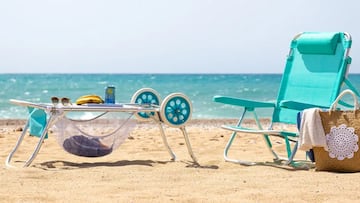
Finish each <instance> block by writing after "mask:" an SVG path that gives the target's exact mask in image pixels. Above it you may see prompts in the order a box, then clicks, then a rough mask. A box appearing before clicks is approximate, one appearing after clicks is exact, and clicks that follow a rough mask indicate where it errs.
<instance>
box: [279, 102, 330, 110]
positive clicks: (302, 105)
mask: <svg viewBox="0 0 360 203" xmlns="http://www.w3.org/2000/svg"><path fill="white" fill-rule="evenodd" d="M280 107H282V108H287V109H294V110H299V111H302V110H304V109H309V108H321V109H329V108H330V107H329V106H319V105H314V104H308V103H302V102H296V101H281V102H280Z"/></svg>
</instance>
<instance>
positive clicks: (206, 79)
mask: <svg viewBox="0 0 360 203" xmlns="http://www.w3.org/2000/svg"><path fill="white" fill-rule="evenodd" d="M281 76H282V75H281V74H0V119H26V118H27V115H28V114H27V112H28V111H27V108H26V107H23V106H18V105H14V104H12V103H10V102H9V100H10V99H18V100H24V101H29V102H35V103H50V102H51V101H50V98H51V97H53V96H56V97H59V98H61V97H68V98H70V99H71V101H72V102H73V103H74V102H75V101H76V99H77V98H79V97H80V96H82V95H87V94H96V95H99V96H101V97H102V98H104V97H105V87H107V86H108V85H113V86H115V100H116V103H129V102H130V101H131V97H132V95H133V94H134V93H135V92H136V91H137V90H139V89H141V88H152V89H154V90H156V91H157V92H158V93H159V94H160V97H161V99H164V98H165V97H166V96H167V95H169V94H171V93H178V92H179V93H183V94H185V95H186V96H187V97H188V98H189V99H190V100H191V103H192V107H193V108H192V109H193V112H192V118H195V119H222V118H238V117H239V116H240V113H241V108H239V107H236V106H231V105H225V104H220V103H216V102H213V100H212V99H213V97H214V96H215V95H226V96H233V97H240V98H245V99H252V100H259V101H274V100H275V99H276V97H277V93H278V87H279V85H280V81H281ZM349 79H350V81H351V82H352V83H353V84H354V85H355V87H357V88H358V89H360V74H350V75H349ZM258 114H259V115H260V116H263V117H270V116H271V111H270V110H266V109H262V110H260V111H259V112H258Z"/></svg>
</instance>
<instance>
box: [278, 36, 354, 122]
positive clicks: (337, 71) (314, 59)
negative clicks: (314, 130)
mask: <svg viewBox="0 0 360 203" xmlns="http://www.w3.org/2000/svg"><path fill="white" fill-rule="evenodd" d="M350 47H351V36H350V35H349V34H348V33H343V32H304V33H301V34H299V35H297V36H295V38H294V39H293V40H292V42H291V47H290V52H289V55H288V58H287V61H286V66H285V71H284V73H283V76H282V80H281V84H280V89H279V92H278V97H277V107H276V109H275V112H274V114H273V118H272V119H273V122H281V123H292V124H295V123H296V114H297V113H298V111H297V110H290V109H287V108H282V107H281V105H280V104H281V102H283V101H295V102H301V103H308V104H315V105H320V106H330V105H331V103H332V102H333V101H334V100H335V99H336V97H337V96H338V94H339V92H340V91H341V85H342V84H343V82H344V80H345V78H346V76H347V73H348V66H349V64H350V63H351V58H350V57H349V55H348V53H349V50H350Z"/></svg>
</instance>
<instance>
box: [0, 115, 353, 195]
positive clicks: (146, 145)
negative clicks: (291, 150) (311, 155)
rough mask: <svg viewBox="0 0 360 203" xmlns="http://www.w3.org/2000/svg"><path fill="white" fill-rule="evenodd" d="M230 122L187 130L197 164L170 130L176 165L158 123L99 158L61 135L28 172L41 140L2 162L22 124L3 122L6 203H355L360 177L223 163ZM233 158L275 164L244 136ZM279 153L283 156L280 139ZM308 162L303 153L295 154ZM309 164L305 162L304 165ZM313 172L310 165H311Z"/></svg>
mask: <svg viewBox="0 0 360 203" xmlns="http://www.w3.org/2000/svg"><path fill="white" fill-rule="evenodd" d="M225 122H230V121H229V120H226V121H223V120H220V121H219V120H194V121H192V122H191V123H190V124H189V125H188V126H187V128H186V129H187V132H188V134H189V138H190V141H191V144H192V147H193V150H194V153H195V155H196V157H197V158H198V160H199V165H196V164H194V163H193V162H192V160H191V158H190V156H189V154H188V152H187V149H186V145H185V141H184V138H183V136H182V134H181V132H180V131H179V130H178V129H175V128H169V127H165V132H166V135H167V137H168V139H169V144H170V146H171V147H172V149H173V151H174V152H175V153H176V155H177V160H176V161H171V160H170V156H169V154H168V152H167V151H166V149H165V147H164V145H163V142H162V139H161V137H160V131H159V128H158V127H157V125H155V124H146V123H139V124H138V125H137V126H136V128H135V129H134V130H133V131H132V133H131V134H130V139H127V140H126V142H125V143H123V144H122V145H121V146H120V148H119V149H117V150H116V151H114V152H113V153H112V154H110V155H108V156H105V157H101V158H82V157H77V156H74V155H71V154H68V153H66V152H65V151H64V150H63V149H62V148H61V147H60V146H59V145H58V144H57V142H56V139H55V136H53V135H52V134H50V138H49V139H47V140H45V142H44V144H43V146H42V148H41V150H40V153H39V154H38V156H37V158H36V159H35V160H34V162H33V163H32V165H31V166H30V167H28V168H22V167H20V166H21V164H23V162H24V160H26V159H27V158H28V156H29V154H30V152H31V151H32V150H33V149H34V147H35V143H36V142H37V140H38V138H36V137H30V136H26V137H25V140H24V143H23V145H22V146H21V148H20V149H19V150H18V152H17V153H16V154H15V156H14V157H13V164H14V165H16V166H19V167H17V168H7V167H6V166H5V164H4V162H5V159H6V157H7V155H8V153H9V152H10V151H11V149H12V148H13V146H14V145H15V142H16V140H17V137H18V135H19V134H20V133H21V132H20V131H19V130H21V127H22V124H23V121H4V120H3V121H1V122H0V159H1V160H0V161H1V162H0V182H1V187H0V201H1V202H340V201H342V202H355V201H358V200H359V199H360V195H359V194H357V193H358V191H359V189H360V184H359V182H360V175H359V174H358V173H333V172H319V171H316V170H314V169H313V168H311V169H307V170H304V169H299V168H291V167H279V166H276V165H265V166H264V165H257V166H242V165H238V164H233V163H229V162H225V161H224V159H223V150H224V147H225V145H226V143H227V141H228V139H229V137H230V134H231V133H230V132H229V131H226V130H223V129H221V128H220V125H221V124H223V123H225ZM239 137H240V139H239V140H235V143H234V147H233V148H232V149H231V153H230V154H229V156H231V157H233V158H243V159H247V160H255V161H262V162H271V161H272V156H271V154H270V153H269V151H268V150H267V149H266V148H265V144H264V142H263V138H262V137H261V136H256V135H244V134H242V135H240V136H239ZM275 148H276V149H279V150H282V152H284V144H283V143H282V142H281V140H276V141H275ZM297 158H298V159H305V156H304V153H303V152H301V151H300V152H299V153H298V154H297ZM305 163H307V162H305ZM308 166H312V165H311V164H308Z"/></svg>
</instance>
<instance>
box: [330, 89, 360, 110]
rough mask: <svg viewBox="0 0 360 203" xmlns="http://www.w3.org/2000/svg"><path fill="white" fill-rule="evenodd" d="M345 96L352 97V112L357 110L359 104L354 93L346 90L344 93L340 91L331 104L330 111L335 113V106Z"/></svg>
mask: <svg viewBox="0 0 360 203" xmlns="http://www.w3.org/2000/svg"><path fill="white" fill-rule="evenodd" d="M345 94H351V95H352V97H353V98H354V111H355V110H357V109H359V102H358V98H357V96H356V95H355V93H354V92H353V91H351V90H350V89H346V90H344V91H342V92H341V93H340V94H339V96H338V97H337V98H336V99H335V101H334V102H333V103H332V104H331V107H330V111H335V110H336V106H337V104H338V103H339V101H340V99H341V98H342V97H343V96H344V95H345Z"/></svg>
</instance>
